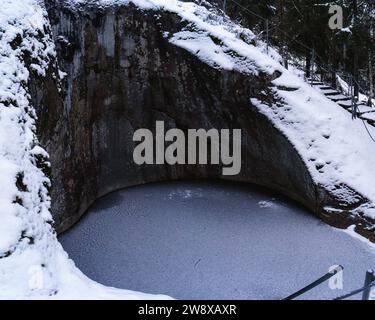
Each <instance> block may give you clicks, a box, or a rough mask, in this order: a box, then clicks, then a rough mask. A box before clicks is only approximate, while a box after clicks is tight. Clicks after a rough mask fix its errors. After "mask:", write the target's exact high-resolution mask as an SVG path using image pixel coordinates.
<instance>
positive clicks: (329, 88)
mask: <svg viewBox="0 0 375 320" xmlns="http://www.w3.org/2000/svg"><path fill="white" fill-rule="evenodd" d="M319 89H320V90H334V89H333V88H332V87H330V86H325V85H323V86H319Z"/></svg>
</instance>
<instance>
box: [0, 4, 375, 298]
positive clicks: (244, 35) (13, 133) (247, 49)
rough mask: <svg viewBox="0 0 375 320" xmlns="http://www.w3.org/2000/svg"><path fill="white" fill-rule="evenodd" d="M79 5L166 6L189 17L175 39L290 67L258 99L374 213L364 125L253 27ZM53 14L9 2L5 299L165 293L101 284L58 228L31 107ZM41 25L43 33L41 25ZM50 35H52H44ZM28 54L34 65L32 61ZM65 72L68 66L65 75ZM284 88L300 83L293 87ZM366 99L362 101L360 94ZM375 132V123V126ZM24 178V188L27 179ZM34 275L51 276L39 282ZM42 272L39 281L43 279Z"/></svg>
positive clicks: (0, 287) (0, 119) (0, 89)
mask: <svg viewBox="0 0 375 320" xmlns="http://www.w3.org/2000/svg"><path fill="white" fill-rule="evenodd" d="M67 2H69V3H70V5H72V6H79V5H85V4H95V5H98V6H106V5H113V4H115V5H123V4H128V3H133V4H135V5H136V6H138V7H139V8H141V9H143V10H151V9H152V10H163V11H166V12H169V13H174V14H177V15H178V16H179V17H180V18H181V20H183V21H185V22H187V26H186V28H184V29H183V30H180V31H178V32H177V33H175V34H171V33H166V32H168V31H169V30H164V32H163V34H164V36H165V37H167V38H168V40H169V41H170V43H171V44H173V45H176V46H179V47H181V48H183V49H185V50H187V51H189V52H190V53H191V54H194V55H196V56H197V57H198V58H199V59H201V60H202V61H203V62H205V63H207V64H209V65H210V66H212V67H214V68H218V69H225V70H236V71H238V72H241V73H244V74H259V73H266V74H269V75H274V74H275V72H276V71H278V73H279V74H281V76H280V77H278V78H277V79H275V80H274V81H273V84H274V85H275V87H273V88H272V91H273V93H274V95H275V96H276V97H278V98H279V99H280V102H279V103H275V104H271V105H269V104H267V103H264V102H263V101H262V100H257V99H254V98H253V97H249V100H250V99H251V100H250V101H251V102H252V104H253V105H254V107H256V108H257V109H258V110H259V111H260V112H262V113H263V114H264V115H266V116H267V117H268V118H269V119H270V120H271V121H272V122H273V123H274V125H275V126H276V127H277V128H279V129H280V130H281V131H282V132H283V133H284V134H285V135H286V136H287V137H288V139H289V140H290V142H291V143H292V144H293V145H294V147H295V148H296V150H297V151H298V153H299V154H300V155H301V157H302V159H303V160H304V161H305V163H306V165H307V167H308V169H309V172H310V174H311V176H312V177H313V179H314V181H315V182H316V183H317V184H321V185H323V186H325V187H326V188H327V189H328V190H331V191H332V192H333V193H334V194H335V195H336V196H337V197H339V198H342V199H343V200H345V201H349V202H353V203H354V202H355V200H356V199H355V195H354V194H353V192H351V191H350V189H342V188H341V189H337V188H336V186H337V185H340V184H345V185H347V186H349V187H350V188H352V189H354V190H357V191H358V192H359V193H361V194H362V195H364V196H366V197H367V198H368V199H369V200H370V203H368V204H366V205H364V206H363V207H362V208H359V209H357V211H356V212H353V214H355V213H364V214H366V215H367V216H369V217H374V207H375V206H374V204H373V202H374V201H375V188H373V187H371V186H372V185H373V181H374V179H375V171H374V170H372V168H374V165H375V154H374V153H371V152H368V150H372V148H373V142H372V141H371V139H370V137H369V136H368V134H367V132H366V131H365V128H364V127H363V123H362V122H361V121H359V120H356V121H352V119H351V115H350V114H349V113H348V112H346V111H344V110H343V109H342V108H341V107H339V106H338V105H337V104H335V103H333V102H331V101H330V100H329V99H328V98H326V97H325V96H324V95H323V94H322V93H321V92H319V91H317V90H315V89H313V88H311V87H310V86H309V85H308V84H306V83H305V82H304V81H303V79H301V77H298V76H296V75H295V74H294V73H293V72H292V71H289V70H286V69H284V68H283V67H282V66H281V65H280V63H279V62H280V60H281V59H280V56H279V55H278V53H277V52H276V51H275V50H273V49H272V48H270V49H269V52H268V54H267V50H266V45H265V44H264V43H263V42H262V41H259V40H258V39H256V37H255V35H254V34H253V33H252V32H251V31H250V30H247V29H245V28H242V27H240V26H238V25H236V24H235V23H233V22H231V21H230V20H229V19H228V18H227V17H225V16H223V15H221V14H218V11H217V10H216V9H214V8H211V7H210V6H209V5H207V4H206V3H205V2H202V3H204V4H205V6H206V7H202V6H199V5H197V4H195V3H192V2H182V1H177V0H96V1H94V0H93V1H88V0H85V1H84V0H69V1H67ZM45 27H47V29H48V28H49V22H48V19H47V16H46V12H45V10H44V8H43V5H42V2H41V1H38V0H19V1H13V0H2V1H1V2H0V34H1V37H0V70H1V71H0V181H1V182H2V188H1V189H0V219H1V221H2V223H1V225H0V298H16V299H22V298H34V299H38V298H51V299H53V298H60V299H64V298H78V297H79V298H126V299H133V298H163V297H164V296H154V295H145V294H141V293H137V292H132V291H126V290H117V289H113V288H107V287H104V286H101V285H99V284H97V283H95V282H93V281H91V280H89V279H88V278H87V277H86V276H84V275H83V274H82V273H81V272H80V271H79V270H78V269H77V268H76V267H75V266H74V263H73V262H72V261H71V260H69V259H68V256H67V254H66V253H65V252H64V250H63V249H62V247H61V246H60V244H59V243H58V241H57V239H56V235H55V233H54V230H53V228H52V226H51V219H52V218H51V215H50V211H49V210H50V198H49V196H48V192H47V188H48V186H49V184H50V181H49V179H48V177H46V176H45V174H44V173H43V171H42V170H41V169H40V168H38V165H37V163H38V158H43V159H44V162H45V164H46V165H48V155H47V154H46V152H45V151H44V150H43V149H42V148H41V147H40V146H39V143H38V139H37V137H36V134H35V129H36V128H35V117H36V115H35V110H34V107H35V106H31V105H30V99H29V98H30V97H29V93H28V88H27V81H28V79H29V77H30V72H33V73H36V74H38V75H39V76H44V75H45V74H46V70H47V68H48V66H49V64H50V63H54V59H55V56H56V55H55V47H54V44H53V42H52V40H51V38H50V36H49V35H48V34H45V33H44V28H45ZM38 31H39V32H38ZM40 34H42V36H40ZM25 52H27V53H28V55H29V56H30V58H31V59H32V65H31V66H29V67H27V66H26V65H25V62H24V60H23V54H24V53H25ZM55 76H56V78H61V77H63V76H64V73H62V72H59V74H58V75H55ZM281 87H290V88H295V89H296V90H295V91H284V90H281V89H280V88H281ZM360 99H362V98H361V97H360ZM369 130H370V131H371V133H372V134H373V135H374V136H375V130H374V128H373V127H369ZM17 186H18V187H17ZM30 277H31V278H33V279H34V278H36V280H38V279H39V280H40V279H42V280H43V281H42V282H43V285H38V284H40V283H38V281H32V283H30ZM34 280H35V279H34Z"/></svg>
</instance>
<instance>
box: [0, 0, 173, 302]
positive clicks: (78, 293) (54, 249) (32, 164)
mask: <svg viewBox="0 0 375 320" xmlns="http://www.w3.org/2000/svg"><path fill="white" fill-rule="evenodd" d="M48 26H49V23H48V20H47V17H46V12H45V11H44V9H43V8H42V6H41V5H40V4H39V3H38V1H36V0H22V1H13V0H3V1H1V2H0V72H1V73H0V181H1V189H0V221H1V223H0V298H3V299H18V298H34V299H36V298H83V299H86V298H87V299H88V298H103V299H106V298H108V299H109V298H124V299H142V298H143V299H150V298H166V297H164V296H157V295H145V294H141V293H137V292H131V291H126V290H117V289H112V288H106V287H104V286H101V285H99V284H97V283H95V282H93V281H91V280H89V279H88V278H87V277H86V276H84V275H83V274H82V273H81V272H80V271H79V270H78V269H77V268H76V267H75V266H74V263H73V262H72V261H71V260H69V259H68V256H67V254H66V253H65V252H64V250H63V248H62V247H61V245H60V244H59V242H58V241H57V238H56V234H55V232H54V230H53V229H52V227H51V225H50V222H51V219H52V218H51V215H50V212H49V208H50V198H49V196H48V191H47V188H48V186H49V184H50V181H49V179H48V178H47V177H46V175H45V174H44V173H43V170H42V169H41V168H42V167H43V166H48V165H49V163H48V155H47V154H46V152H45V151H44V150H43V149H42V148H41V147H40V146H38V140H37V138H36V135H35V111H34V107H33V106H31V105H30V97H29V93H28V88H27V82H28V79H29V75H30V71H32V72H37V73H38V74H39V75H40V76H43V75H44V74H45V72H46V69H47V67H48V65H49V63H51V60H52V59H53V58H54V56H55V53H54V45H53V43H52V42H51V39H50V38H49V36H48V34H45V30H47V29H46V28H48Z"/></svg>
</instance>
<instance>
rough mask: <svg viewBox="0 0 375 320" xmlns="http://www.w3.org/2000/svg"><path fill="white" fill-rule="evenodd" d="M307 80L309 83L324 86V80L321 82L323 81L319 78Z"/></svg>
mask: <svg viewBox="0 0 375 320" xmlns="http://www.w3.org/2000/svg"><path fill="white" fill-rule="evenodd" d="M306 81H307V82H308V83H309V84H311V83H312V84H313V85H314V86H324V85H325V84H324V82H321V81H318V80H311V79H306Z"/></svg>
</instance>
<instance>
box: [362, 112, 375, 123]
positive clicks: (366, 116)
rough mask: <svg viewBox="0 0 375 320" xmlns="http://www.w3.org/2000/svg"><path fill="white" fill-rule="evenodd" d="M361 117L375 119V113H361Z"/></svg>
mask: <svg viewBox="0 0 375 320" xmlns="http://www.w3.org/2000/svg"><path fill="white" fill-rule="evenodd" d="M361 119H364V120H369V121H375V114H374V113H366V114H361Z"/></svg>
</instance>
